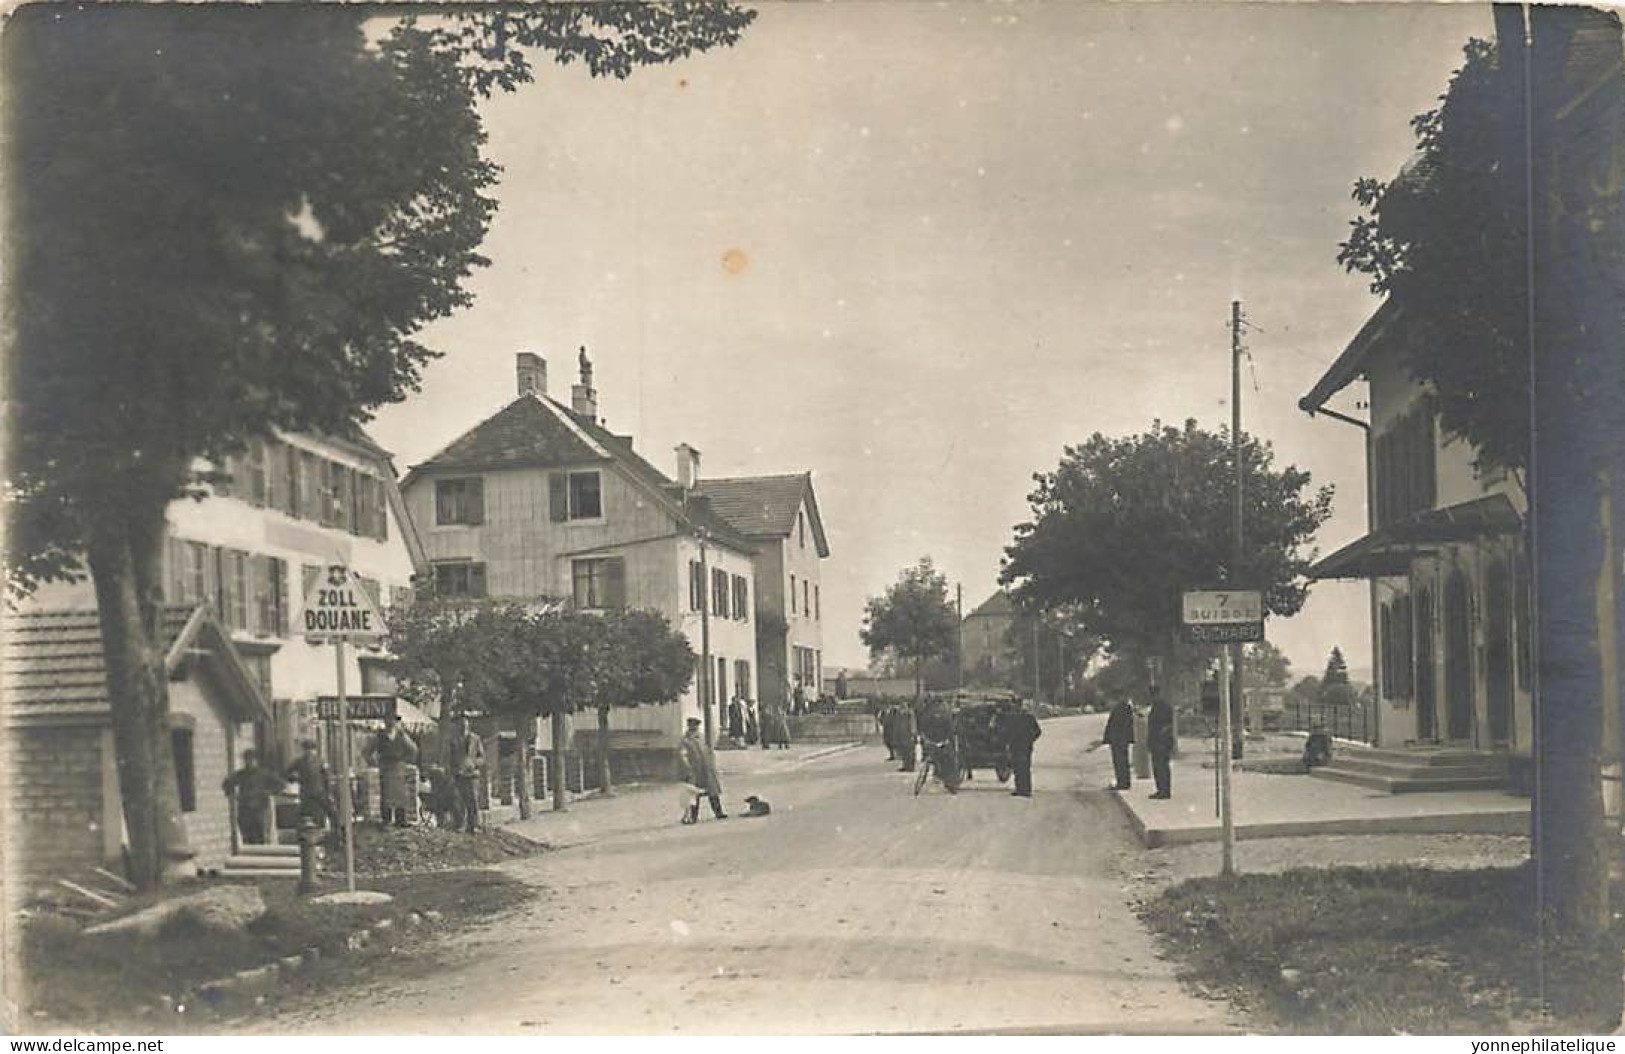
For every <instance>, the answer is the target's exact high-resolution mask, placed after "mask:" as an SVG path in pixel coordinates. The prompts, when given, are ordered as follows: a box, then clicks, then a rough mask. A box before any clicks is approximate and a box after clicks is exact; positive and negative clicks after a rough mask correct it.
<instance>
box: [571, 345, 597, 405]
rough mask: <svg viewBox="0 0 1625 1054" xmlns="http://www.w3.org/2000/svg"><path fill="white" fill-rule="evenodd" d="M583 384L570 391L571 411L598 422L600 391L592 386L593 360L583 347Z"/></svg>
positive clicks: (581, 358) (583, 346)
mask: <svg viewBox="0 0 1625 1054" xmlns="http://www.w3.org/2000/svg"><path fill="white" fill-rule="evenodd" d="M580 362H581V383H580V384H577V385H575V386H573V387H572V388H571V389H570V409H572V410H574V411H575V412H576V413H577V414H579V415H580V416H582V417H585V418H587V419H588V420H591V421H597V420H598V390H597V389H596V388H594V387H593V386H592V360H591V359H589V358H587V346H586V345H585V344H583V345H582V346H581V357H580Z"/></svg>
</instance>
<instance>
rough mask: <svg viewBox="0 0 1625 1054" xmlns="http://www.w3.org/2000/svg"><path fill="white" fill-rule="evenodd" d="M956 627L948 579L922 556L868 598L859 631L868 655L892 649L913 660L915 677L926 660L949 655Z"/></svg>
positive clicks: (927, 558) (893, 651)
mask: <svg viewBox="0 0 1625 1054" xmlns="http://www.w3.org/2000/svg"><path fill="white" fill-rule="evenodd" d="M958 629H959V617H958V615H956V614H955V612H954V605H953V601H952V600H950V599H949V597H948V579H947V577H946V576H944V575H943V574H942V572H940V571H938V570H937V569H936V567H935V566H934V565H933V564H932V563H931V558H930V557H929V556H922V557H921V558H920V561H919V563H917V564H915V565H914V566H913V567H909V568H905V569H904V570H903V571H902V573H901V574H899V575H898V576H897V581H896V582H894V583H892V584H891V585H890V586H887V587H886V591H885V592H884V593H882V594H881V595H879V596H873V597H870V598H869V600H868V602H867V603H866V604H865V605H864V614H863V627H862V629H861V631H860V635H861V637H862V638H863V643H864V644H865V645H866V646H867V647H868V648H869V654H870V655H871V656H874V657H879V656H881V655H882V654H884V653H885V652H888V651H889V652H892V653H893V654H895V655H896V656H897V658H899V659H902V660H904V661H906V662H909V663H912V664H913V666H914V672H915V676H916V678H918V677H919V676H920V673H921V671H922V670H923V668H924V666H925V663H926V662H927V661H929V660H930V659H932V658H935V657H938V656H944V655H949V656H951V655H952V654H953V652H954V647H955V645H956V640H957V633H958Z"/></svg>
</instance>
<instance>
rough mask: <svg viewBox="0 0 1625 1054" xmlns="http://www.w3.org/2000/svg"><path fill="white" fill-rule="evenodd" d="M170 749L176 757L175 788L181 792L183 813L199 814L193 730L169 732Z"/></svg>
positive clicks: (177, 729) (182, 729) (185, 729)
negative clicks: (193, 752) (193, 754)
mask: <svg viewBox="0 0 1625 1054" xmlns="http://www.w3.org/2000/svg"><path fill="white" fill-rule="evenodd" d="M169 747H170V750H171V751H172V752H173V753H174V755H175V788H176V790H178V791H179V792H180V799H181V812H197V765H196V762H195V760H194V759H193V756H192V730H191V729H190V728H172V729H170V730H169Z"/></svg>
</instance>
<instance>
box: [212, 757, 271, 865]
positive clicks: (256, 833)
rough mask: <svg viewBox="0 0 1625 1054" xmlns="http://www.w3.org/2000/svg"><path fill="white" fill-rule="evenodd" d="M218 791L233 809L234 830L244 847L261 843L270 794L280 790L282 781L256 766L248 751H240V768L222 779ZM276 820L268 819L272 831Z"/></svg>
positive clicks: (262, 767) (263, 768) (269, 804)
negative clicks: (241, 839) (222, 782)
mask: <svg viewBox="0 0 1625 1054" xmlns="http://www.w3.org/2000/svg"><path fill="white" fill-rule="evenodd" d="M222 789H223V790H224V791H225V792H226V797H228V798H231V799H232V801H233V803H234V804H235V805H236V809H237V830H238V831H240V832H241V833H242V836H243V843H244V844H245V845H264V844H265V817H266V815H267V814H268V813H269V812H270V810H271V795H273V794H275V793H276V792H277V791H279V790H281V789H282V782H281V781H280V780H278V779H277V778H276V776H275V775H273V774H272V773H271V772H270V771H269V770H268V769H266V768H265V767H264V766H263V765H261V764H260V759H259V755H258V754H257V753H256V752H255V751H254V750H252V749H250V750H245V751H243V767H242V768H240V769H238V770H237V771H236V772H233V773H232V774H231V775H229V776H227V777H226V782H225V784H224V786H223V787H222ZM275 825H276V821H275V820H274V819H273V820H272V827H273V828H274V827H275Z"/></svg>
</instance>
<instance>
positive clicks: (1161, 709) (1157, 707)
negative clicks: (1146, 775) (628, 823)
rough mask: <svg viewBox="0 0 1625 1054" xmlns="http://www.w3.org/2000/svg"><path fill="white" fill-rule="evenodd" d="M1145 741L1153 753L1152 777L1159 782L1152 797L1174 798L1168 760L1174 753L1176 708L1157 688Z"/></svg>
mask: <svg viewBox="0 0 1625 1054" xmlns="http://www.w3.org/2000/svg"><path fill="white" fill-rule="evenodd" d="M1145 739H1146V743H1145V745H1146V749H1147V750H1149V751H1150V752H1151V775H1152V776H1153V777H1155V779H1156V781H1157V792H1156V793H1155V794H1153V795H1151V797H1153V798H1162V799H1167V798H1172V797H1173V796H1174V792H1173V775H1172V773H1170V772H1169V769H1168V759H1169V758H1170V757H1172V756H1173V753H1174V708H1173V707H1172V706H1170V705H1169V704H1168V700H1166V699H1164V698H1163V697H1162V692H1161V691H1160V690H1158V689H1156V688H1152V689H1151V714H1150V716H1149V717H1147V719H1146V727H1145Z"/></svg>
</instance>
